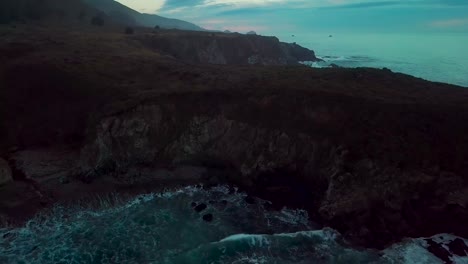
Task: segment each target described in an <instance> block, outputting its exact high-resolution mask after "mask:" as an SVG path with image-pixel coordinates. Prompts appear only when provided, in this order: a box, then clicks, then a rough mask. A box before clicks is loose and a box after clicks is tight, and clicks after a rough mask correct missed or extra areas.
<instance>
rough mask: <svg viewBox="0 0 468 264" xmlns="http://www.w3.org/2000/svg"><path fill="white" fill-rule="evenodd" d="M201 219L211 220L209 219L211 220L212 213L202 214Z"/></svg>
mask: <svg viewBox="0 0 468 264" xmlns="http://www.w3.org/2000/svg"><path fill="white" fill-rule="evenodd" d="M203 220H204V221H206V222H211V221H213V214H206V215H203Z"/></svg>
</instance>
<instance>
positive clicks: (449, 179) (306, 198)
mask: <svg viewBox="0 0 468 264" xmlns="http://www.w3.org/2000/svg"><path fill="white" fill-rule="evenodd" d="M335 100H336V101H335ZM335 100H333V99H326V97H321V98H320V100H317V99H313V98H311V97H305V98H304V97H302V96H301V95H300V94H298V95H294V94H291V93H287V92H278V94H276V95H271V94H259V95H249V94H243V93H242V92H241V93H239V94H237V95H235V96H229V95H225V94H218V93H211V92H206V93H200V94H180V95H177V96H163V97H161V98H158V99H157V100H155V101H153V102H151V103H147V104H142V105H139V106H137V107H135V108H132V109H128V110H127V111H125V112H122V113H119V114H116V115H111V116H108V117H106V118H104V119H102V120H100V121H99V123H98V124H97V127H96V129H95V131H96V132H95V134H94V135H93V136H92V137H91V138H89V140H90V142H89V143H88V144H87V145H86V146H85V147H84V148H83V149H82V152H81V156H82V163H81V164H80V167H81V168H82V169H84V171H83V172H82V173H81V174H80V177H83V179H84V180H86V181H89V180H92V179H95V178H98V177H99V174H102V173H103V172H105V173H108V172H115V173H117V174H119V175H127V172H128V170H129V168H133V167H139V168H145V167H147V166H151V164H155V163H156V162H163V161H164V162H165V163H168V164H173V165H174V166H178V165H180V164H186V163H190V164H195V165H202V166H207V167H210V166H211V167H213V168H215V169H216V170H221V171H224V172H223V173H216V174H213V175H210V174H207V175H206V177H207V181H208V182H211V183H223V182H230V183H235V184H236V185H238V186H242V187H244V188H247V189H248V190H253V191H254V192H255V193H262V194H264V195H266V196H267V197H269V198H270V199H273V200H274V201H275V199H276V202H280V203H288V202H291V203H292V204H294V205H295V206H304V207H306V208H307V209H310V211H312V212H317V214H318V216H319V218H320V219H322V220H323V221H324V222H325V223H327V224H331V225H333V226H334V227H335V228H338V229H339V230H340V231H342V232H343V233H345V234H346V235H347V236H348V237H350V238H353V239H356V240H357V241H361V242H365V243H366V244H370V245H373V246H383V245H385V244H386V243H388V241H393V240H397V239H398V238H399V237H401V236H408V235H415V236H418V235H421V234H431V233H433V232H442V231H443V232H455V233H458V234H463V235H465V236H466V235H468V233H467V229H466V228H465V223H466V221H467V220H468V218H467V216H468V214H467V213H468V212H467V209H466V205H467V202H468V195H467V190H468V189H467V185H466V178H465V177H464V176H463V175H465V173H466V169H467V168H468V167H467V166H466V165H467V164H466V163H465V162H464V161H462V160H458V161H457V160H454V159H453V157H454V156H453V155H460V154H461V153H457V154H456V153H451V154H448V153H447V152H445V151H451V150H453V151H456V150H455V148H456V147H457V143H456V140H455V139H458V140H461V139H463V136H462V135H461V134H459V133H460V132H458V131H457V132H455V131H449V130H450V128H444V127H442V126H440V125H434V124H433V123H432V122H431V121H429V120H434V119H435V118H437V116H438V115H442V116H445V113H447V114H448V112H445V109H440V110H441V111H442V112H440V113H437V114H436V113H433V112H432V111H431V110H430V109H429V108H426V109H424V108H419V107H412V106H399V107H402V108H403V109H404V111H403V112H404V114H403V113H402V112H401V109H400V110H397V109H392V108H391V106H388V105H380V104H373V103H367V104H366V105H360V100H356V101H354V100H353V99H350V98H338V99H335ZM325 102H326V103H325ZM361 103H362V102H361ZM293 105H294V107H293ZM387 107H390V109H388V108H387ZM402 114H403V115H409V116H406V117H405V116H401V115H402ZM389 120H393V122H396V124H385V123H387V122H389ZM396 120H399V121H396ZM428 121H429V122H428ZM406 122H409V123H410V124H411V125H409V124H408V125H409V126H405V129H404V130H400V129H401V128H400V126H401V125H402V124H403V123H406ZM357 124H359V125H357ZM427 126H431V128H429V129H430V131H426V130H425V129H427V128H426V127H427ZM467 129H468V127H467V126H466V125H463V131H468V130H467ZM343 131H346V132H345V133H343ZM440 135H444V136H443V137H444V140H443V141H439V142H437V141H438V140H439V139H440V138H439V136H440ZM445 136H447V137H452V139H450V140H448V138H445ZM458 142H459V141H458ZM429 146H430V147H429ZM465 147H466V146H465ZM458 148H460V146H458ZM434 149H437V151H433V150H434ZM446 155H449V156H450V157H452V158H448V157H449V156H446ZM210 164H215V165H210ZM436 164H437V165H436ZM455 172H456V173H455ZM132 177H134V176H132ZM277 199H279V200H280V201H278V200H277ZM281 200H282V201H281ZM426 217H431V221H430V222H428V221H425V218H426ZM447 223H450V225H448V224H447ZM426 232H427V233H426Z"/></svg>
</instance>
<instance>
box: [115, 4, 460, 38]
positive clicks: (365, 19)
mask: <svg viewBox="0 0 468 264" xmlns="http://www.w3.org/2000/svg"><path fill="white" fill-rule="evenodd" d="M118 1H119V2H121V3H122V4H125V5H127V6H129V7H131V8H133V9H136V10H138V11H140V12H144V13H153V14H158V15H161V16H166V17H172V18H179V19H183V20H187V21H189V22H193V23H195V24H197V25H199V26H202V27H204V28H207V29H216V30H225V29H228V30H231V31H239V32H246V31H249V30H255V31H257V32H259V33H262V34H277V33H279V32H330V33H331V32H333V33H335V32H375V33H382V32H394V33H400V32H407V33H414V32H422V33H426V32H467V33H468V0H394V1H391V0H390V1H376V0H118Z"/></svg>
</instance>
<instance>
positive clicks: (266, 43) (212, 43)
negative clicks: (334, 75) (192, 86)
mask: <svg viewBox="0 0 468 264" xmlns="http://www.w3.org/2000/svg"><path fill="white" fill-rule="evenodd" d="M135 38H136V39H138V40H139V41H141V42H142V43H143V44H144V45H146V47H148V48H150V49H153V50H155V51H158V52H162V53H165V54H168V55H170V56H173V57H174V58H176V59H180V60H184V61H188V62H192V63H212V64H260V65H294V64H298V62H299V61H318V60H319V59H318V58H317V57H316V56H315V53H314V52H313V51H312V50H309V49H306V48H303V47H301V46H299V45H297V44H295V43H294V44H289V43H283V42H280V41H279V40H278V38H276V37H265V36H258V35H243V34H237V33H202V32H180V31H162V32H161V31H159V32H154V33H153V34H146V35H140V36H137V37H135Z"/></svg>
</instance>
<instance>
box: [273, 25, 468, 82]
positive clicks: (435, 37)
mask: <svg viewBox="0 0 468 264" xmlns="http://www.w3.org/2000/svg"><path fill="white" fill-rule="evenodd" d="M278 37H279V39H280V40H281V41H285V42H296V43H297V44H299V45H301V46H304V47H307V48H309V49H312V50H314V51H315V52H316V54H317V56H318V57H320V58H322V59H323V60H325V62H324V63H314V64H311V66H313V67H326V66H328V65H330V64H332V63H333V64H336V65H338V66H342V67H375V68H383V67H386V68H389V69H391V70H392V71H395V72H401V73H406V74H410V75H413V76H416V77H420V78H423V79H426V80H430V81H436V82H444V83H450V84H456V85H460V86H463V87H468V48H467V46H468V44H467V43H468V35H467V34H462V33H451V34H449V33H447V34H435V33H428V34H420V33H418V34H408V33H404V34H391V33H388V34H384V33H382V34H362V33H361V34H333V35H330V34H295V35H284V34H283V35H279V36H278Z"/></svg>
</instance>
